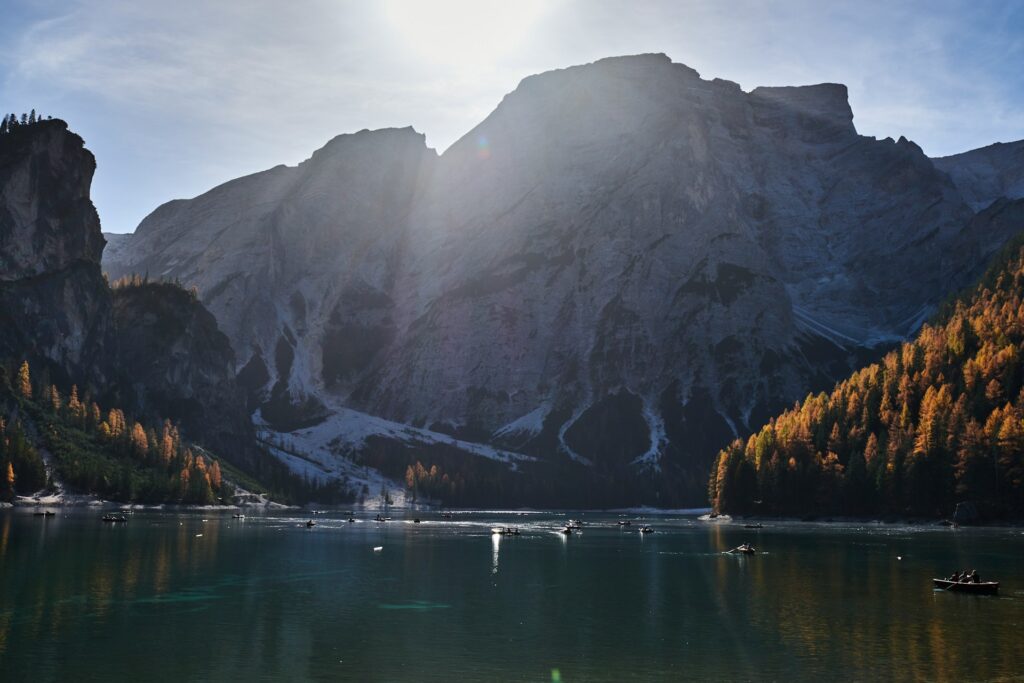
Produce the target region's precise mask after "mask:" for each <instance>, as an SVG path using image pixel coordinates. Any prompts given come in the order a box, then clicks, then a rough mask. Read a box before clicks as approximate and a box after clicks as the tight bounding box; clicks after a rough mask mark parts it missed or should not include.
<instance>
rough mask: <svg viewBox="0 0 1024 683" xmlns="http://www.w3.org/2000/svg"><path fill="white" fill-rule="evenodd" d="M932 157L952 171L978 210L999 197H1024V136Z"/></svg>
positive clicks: (943, 168)
mask: <svg viewBox="0 0 1024 683" xmlns="http://www.w3.org/2000/svg"><path fill="white" fill-rule="evenodd" d="M932 161H933V162H934V163H935V166H936V168H938V169H940V170H942V171H945V172H946V173H948V174H949V176H950V177H951V178H952V179H953V183H954V184H955V185H956V186H957V188H959V190H960V192H961V193H962V194H963V196H964V199H965V200H966V201H967V203H968V204H970V205H971V207H972V208H974V209H975V210H981V209H984V208H985V207H987V206H989V205H990V204H991V203H992V202H994V201H996V200H997V199H999V198H1000V197H1005V198H1007V199H1020V198H1022V197H1024V140H1019V141H1017V142H1010V143H1002V142H997V143H995V144H994V145H989V146H988V147H982V148H981V149H974V150H971V151H969V152H964V153H962V154H954V155H953V156H948V157H941V158H938V159H933V160H932Z"/></svg>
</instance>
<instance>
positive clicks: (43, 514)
mask: <svg viewBox="0 0 1024 683" xmlns="http://www.w3.org/2000/svg"><path fill="white" fill-rule="evenodd" d="M32 514H33V515H35V516H36V517H53V516H54V515H55V514H57V513H56V512H54V511H53V510H36V511H35V512H33V513H32Z"/></svg>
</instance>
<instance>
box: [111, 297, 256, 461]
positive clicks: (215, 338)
mask: <svg viewBox="0 0 1024 683" xmlns="http://www.w3.org/2000/svg"><path fill="white" fill-rule="evenodd" d="M113 301H114V309H113V310H114V323H115V326H116V328H117V334H118V370H119V373H120V376H121V377H122V378H123V380H122V382H121V405H123V406H124V407H125V409H126V410H128V411H130V412H131V413H133V414H135V415H152V416H154V417H163V418H166V419H170V420H172V421H173V422H175V423H177V424H180V425H181V426H182V428H183V429H184V430H185V431H186V432H187V433H188V434H189V435H190V437H191V438H193V439H195V440H196V441H199V442H200V443H202V444H203V445H204V446H206V447H207V448H210V449H213V450H214V451H215V452H217V453H232V454H233V457H234V459H235V461H236V462H238V461H239V460H242V461H244V462H245V463H246V464H249V465H251V464H252V463H254V462H255V459H256V454H255V453H254V444H255V432H254V430H253V426H252V422H251V421H250V420H249V419H248V413H247V411H246V410H245V396H244V394H243V392H242V391H241V390H240V389H239V388H238V385H237V384H236V382H235V381H234V374H235V371H234V365H235V358H234V353H233V352H232V350H231V344H230V342H229V341H228V338H227V337H226V336H224V334H223V333H222V332H221V331H220V330H219V329H218V328H217V321H216V320H214V318H213V316H212V315H211V314H210V312H209V311H207V310H206V308H205V307H203V305H202V304H201V303H199V301H198V300H197V299H196V298H195V296H194V295H193V294H192V293H191V292H188V291H186V290H184V289H182V288H181V287H178V286H177V285H174V284H169V283H138V284H121V285H118V286H117V287H115V288H114V290H113Z"/></svg>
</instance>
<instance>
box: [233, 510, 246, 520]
mask: <svg viewBox="0 0 1024 683" xmlns="http://www.w3.org/2000/svg"><path fill="white" fill-rule="evenodd" d="M231 519H245V515H243V514H242V513H241V512H236V513H235V514H233V515H231Z"/></svg>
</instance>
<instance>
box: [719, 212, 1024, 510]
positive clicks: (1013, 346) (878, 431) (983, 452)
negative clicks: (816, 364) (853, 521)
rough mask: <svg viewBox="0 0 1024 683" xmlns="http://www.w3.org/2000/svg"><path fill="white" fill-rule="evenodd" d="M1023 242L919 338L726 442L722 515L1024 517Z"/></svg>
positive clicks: (1021, 216) (1021, 220)
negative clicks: (744, 435)
mask: <svg viewBox="0 0 1024 683" xmlns="http://www.w3.org/2000/svg"><path fill="white" fill-rule="evenodd" d="M1009 212H1012V213H1013V215H1014V220H1015V222H1016V223H1017V224H1018V225H1024V200H1017V201H1015V202H1014V203H1013V204H1012V206H1011V207H1010V209H1009ZM1022 242H1024V240H1021V239H1020V238H1018V239H1016V240H1015V241H1014V244H1013V245H1012V247H1011V248H1009V249H1008V250H1007V253H1006V255H1005V256H1004V257H1003V258H1002V259H999V260H998V261H997V263H995V264H994V265H993V266H992V268H991V269H990V270H989V272H988V273H987V274H986V275H985V277H984V278H982V280H981V282H980V283H979V284H978V285H977V286H976V287H974V288H973V289H972V290H971V291H970V292H969V293H968V294H966V295H964V296H963V297H962V298H960V299H959V300H956V301H955V302H953V303H951V304H948V305H947V306H946V307H945V310H944V311H943V312H942V313H941V314H940V315H939V316H938V317H937V318H936V319H935V320H934V321H933V322H931V323H929V324H927V325H925V326H924V328H922V330H921V331H920V333H919V334H918V335H917V336H916V338H915V339H914V340H913V341H912V342H908V343H905V344H903V345H902V346H900V347H899V348H898V349H895V350H893V351H891V352H889V353H888V354H887V355H886V356H885V358H883V359H882V361H881V362H879V363H876V364H873V365H869V366H868V367H866V368H864V369H862V370H859V371H858V372H856V373H854V374H853V375H852V376H851V377H850V378H849V379H847V380H845V381H843V382H841V383H839V384H837V385H836V386H835V388H834V389H832V390H831V391H830V392H829V393H821V394H818V395H811V396H808V397H807V398H806V399H805V400H804V401H803V402H801V403H799V404H797V405H796V406H795V407H794V408H793V409H792V410H789V411H786V412H784V413H782V414H781V415H779V416H778V417H777V418H774V419H773V420H771V421H770V422H769V423H768V424H767V425H765V426H764V427H762V428H761V430H760V431H759V432H757V433H755V434H754V435H752V436H751V437H750V438H749V439H748V440H747V441H746V442H744V441H743V440H736V441H734V442H733V443H732V445H731V446H729V447H728V448H726V449H725V450H723V451H721V452H720V453H719V456H718V461H717V466H716V468H715V470H714V472H713V474H712V477H711V483H710V495H711V500H712V503H713V505H714V507H715V510H716V511H718V512H721V513H734V514H735V513H740V514H744V513H765V514H790V515H792V514H799V515H806V514H856V515H865V514H867V515H880V514H899V515H904V514H909V515H921V516H943V515H950V514H952V513H953V512H954V511H955V510H957V509H958V508H957V504H959V503H963V504H969V508H968V509H970V510H972V511H974V512H973V513H972V514H977V513H978V512H980V514H981V515H982V516H984V517H988V518H997V517H1013V518H1018V519H1019V518H1020V517H1021V516H1024V360H1022V356H1024V354H1022V351H1024V246H1021V244H1022ZM960 511H961V513H963V512H964V508H960Z"/></svg>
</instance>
